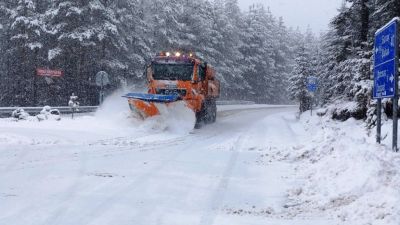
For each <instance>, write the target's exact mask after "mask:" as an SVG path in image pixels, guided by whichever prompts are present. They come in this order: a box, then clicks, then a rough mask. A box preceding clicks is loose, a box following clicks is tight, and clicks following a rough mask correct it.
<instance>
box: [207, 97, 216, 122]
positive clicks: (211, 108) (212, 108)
mask: <svg viewBox="0 0 400 225" xmlns="http://www.w3.org/2000/svg"><path fill="white" fill-rule="evenodd" d="M207 105H208V107H207V109H208V110H207V122H209V123H214V122H215V121H216V119H217V104H216V102H215V100H214V99H212V100H209V101H208V104H207Z"/></svg>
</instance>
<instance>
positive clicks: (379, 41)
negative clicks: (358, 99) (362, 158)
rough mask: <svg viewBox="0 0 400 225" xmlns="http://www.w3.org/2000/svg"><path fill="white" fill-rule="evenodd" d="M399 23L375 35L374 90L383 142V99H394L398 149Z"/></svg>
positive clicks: (379, 134) (378, 132) (379, 133)
mask: <svg viewBox="0 0 400 225" xmlns="http://www.w3.org/2000/svg"><path fill="white" fill-rule="evenodd" d="M398 23H399V18H395V19H393V20H392V21H390V22H389V23H387V24H386V25H385V26H383V27H382V28H381V29H379V30H378V31H377V32H376V33H375V46H374V90H373V95H374V96H373V97H374V98H375V99H377V100H378V104H377V117H378V118H377V137H376V140H377V142H378V143H380V142H381V110H382V98H392V101H393V143H392V148H393V150H394V151H398V148H397V130H398V101H399V93H398V36H399V35H398Z"/></svg>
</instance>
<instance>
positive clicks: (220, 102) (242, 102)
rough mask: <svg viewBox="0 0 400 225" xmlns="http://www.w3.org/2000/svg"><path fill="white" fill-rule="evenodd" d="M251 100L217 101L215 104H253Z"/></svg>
mask: <svg viewBox="0 0 400 225" xmlns="http://www.w3.org/2000/svg"><path fill="white" fill-rule="evenodd" d="M254 104H256V103H255V102H252V101H228V100H226V101H217V105H254Z"/></svg>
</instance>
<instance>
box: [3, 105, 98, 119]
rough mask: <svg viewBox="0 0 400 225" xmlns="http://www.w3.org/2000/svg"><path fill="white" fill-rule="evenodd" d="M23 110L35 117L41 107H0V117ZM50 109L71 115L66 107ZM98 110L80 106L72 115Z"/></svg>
mask: <svg viewBox="0 0 400 225" xmlns="http://www.w3.org/2000/svg"><path fill="white" fill-rule="evenodd" d="M20 108H22V109H24V110H25V112H27V113H29V114H31V115H36V114H39V113H40V111H42V109H43V107H2V108H0V117H10V116H11V113H12V112H13V111H14V110H16V109H20ZM51 108H52V109H58V110H59V111H60V113H61V114H71V113H72V110H71V108H70V107H68V106H58V107H51ZM97 109H98V106H80V107H79V108H78V111H75V112H74V113H89V112H95V111H96V110H97Z"/></svg>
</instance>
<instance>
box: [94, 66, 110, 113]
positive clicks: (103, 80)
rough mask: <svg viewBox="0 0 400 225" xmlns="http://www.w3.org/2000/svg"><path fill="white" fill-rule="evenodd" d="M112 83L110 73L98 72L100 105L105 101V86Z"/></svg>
mask: <svg viewBox="0 0 400 225" xmlns="http://www.w3.org/2000/svg"><path fill="white" fill-rule="evenodd" d="M107 84H110V79H109V78H108V73H106V72H104V71H100V72H98V73H97V74H96V85H97V86H99V87H100V93H99V105H101V103H103V101H104V86H106V85H107Z"/></svg>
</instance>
